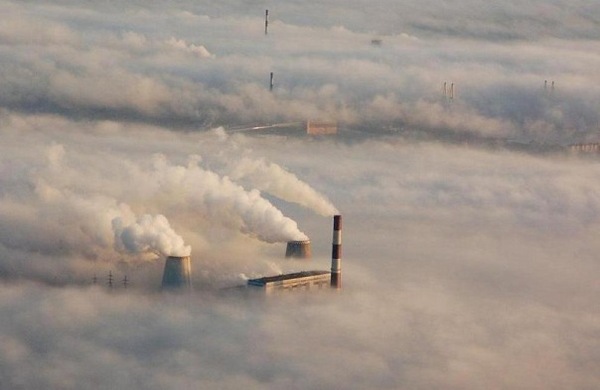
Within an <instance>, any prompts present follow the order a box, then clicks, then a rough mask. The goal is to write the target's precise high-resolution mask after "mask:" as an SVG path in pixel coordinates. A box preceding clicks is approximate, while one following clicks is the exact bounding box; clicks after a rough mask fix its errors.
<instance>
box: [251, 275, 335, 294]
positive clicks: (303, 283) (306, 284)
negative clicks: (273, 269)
mask: <svg viewBox="0 0 600 390" xmlns="http://www.w3.org/2000/svg"><path fill="white" fill-rule="evenodd" d="M330 279H331V273H330V272H328V271H302V272H294V273H291V274H284V275H276V276H265V277H262V278H258V279H250V280H248V287H259V288H263V289H264V290H265V292H267V293H269V292H272V291H286V290H287V291H292V290H313V289H321V288H329V285H330Z"/></svg>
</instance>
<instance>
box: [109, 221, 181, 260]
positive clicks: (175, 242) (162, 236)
mask: <svg viewBox="0 0 600 390" xmlns="http://www.w3.org/2000/svg"><path fill="white" fill-rule="evenodd" d="M112 224H113V230H114V232H115V245H116V246H117V248H119V249H124V250H126V251H128V252H131V253H142V252H154V253H160V254H161V255H163V256H189V255H190V253H191V251H192V249H191V247H190V246H189V245H185V243H184V241H183V238H181V236H179V235H178V234H177V233H175V230H173V228H172V227H171V225H170V224H169V221H168V220H167V218H165V217H164V216H163V215H160V214H159V215H156V216H152V215H149V214H144V215H142V216H141V217H140V218H138V220H137V221H135V222H134V223H132V224H129V225H127V226H125V223H124V221H123V219H122V218H121V217H117V218H115V219H113V221H112Z"/></svg>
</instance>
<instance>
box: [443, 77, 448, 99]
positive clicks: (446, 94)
mask: <svg viewBox="0 0 600 390" xmlns="http://www.w3.org/2000/svg"><path fill="white" fill-rule="evenodd" d="M447 84H448V83H447V82H446V81H444V89H443V93H444V100H446V99H447V98H448V91H447Z"/></svg>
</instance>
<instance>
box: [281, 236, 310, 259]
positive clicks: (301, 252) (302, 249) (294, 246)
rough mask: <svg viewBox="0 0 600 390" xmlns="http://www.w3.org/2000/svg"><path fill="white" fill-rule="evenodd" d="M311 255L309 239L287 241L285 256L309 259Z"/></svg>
mask: <svg viewBox="0 0 600 390" xmlns="http://www.w3.org/2000/svg"><path fill="white" fill-rule="evenodd" d="M311 256H312V253H311V250H310V240H304V241H289V242H288V243H287V248H286V249H285V257H295V258H298V259H310V257H311Z"/></svg>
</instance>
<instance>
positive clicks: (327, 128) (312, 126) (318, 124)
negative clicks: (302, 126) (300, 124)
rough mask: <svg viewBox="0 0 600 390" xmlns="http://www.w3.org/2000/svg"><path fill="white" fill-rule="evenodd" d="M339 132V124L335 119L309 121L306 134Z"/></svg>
mask: <svg viewBox="0 0 600 390" xmlns="http://www.w3.org/2000/svg"><path fill="white" fill-rule="evenodd" d="M337 132H338V124H337V122H334V121H307V122H306V134H308V135H333V134H337Z"/></svg>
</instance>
